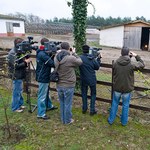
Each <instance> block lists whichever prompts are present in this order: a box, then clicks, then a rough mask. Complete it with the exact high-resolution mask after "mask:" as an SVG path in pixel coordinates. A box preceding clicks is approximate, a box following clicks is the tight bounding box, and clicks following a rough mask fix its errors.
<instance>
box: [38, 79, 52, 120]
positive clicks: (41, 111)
mask: <svg viewBox="0 0 150 150" xmlns="http://www.w3.org/2000/svg"><path fill="white" fill-rule="evenodd" d="M45 107H46V108H47V109H50V108H52V107H53V105H52V103H51V99H50V97H49V83H40V82H39V94H38V99H37V116H38V117H42V116H44V115H45Z"/></svg>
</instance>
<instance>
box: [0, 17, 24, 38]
mask: <svg viewBox="0 0 150 150" xmlns="http://www.w3.org/2000/svg"><path fill="white" fill-rule="evenodd" d="M6 22H12V23H20V27H13V33H14V36H25V27H24V21H21V20H9V19H0V37H7V28H6Z"/></svg>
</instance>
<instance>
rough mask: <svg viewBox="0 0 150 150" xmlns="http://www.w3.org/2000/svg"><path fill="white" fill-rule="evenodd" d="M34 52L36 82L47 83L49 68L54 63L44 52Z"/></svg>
mask: <svg viewBox="0 0 150 150" xmlns="http://www.w3.org/2000/svg"><path fill="white" fill-rule="evenodd" d="M36 52H37V53H36V58H37V60H36V61H37V66H36V81H38V82H41V83H49V82H50V80H49V79H50V73H51V67H54V61H53V60H52V59H51V58H50V56H49V55H48V54H47V53H46V52H45V51H44V50H40V49H38V50H37V51H36Z"/></svg>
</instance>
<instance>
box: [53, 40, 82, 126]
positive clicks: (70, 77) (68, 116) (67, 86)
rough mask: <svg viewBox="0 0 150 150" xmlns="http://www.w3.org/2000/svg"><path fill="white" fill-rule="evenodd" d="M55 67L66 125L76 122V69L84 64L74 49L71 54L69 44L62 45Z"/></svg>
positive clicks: (63, 118)
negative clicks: (73, 104) (73, 113)
mask: <svg viewBox="0 0 150 150" xmlns="http://www.w3.org/2000/svg"><path fill="white" fill-rule="evenodd" d="M54 62H55V67H56V68H58V75H59V80H58V82H57V87H56V88H57V91H58V96H59V101H60V111H61V121H62V122H63V123H65V124H70V123H73V122H74V119H72V113H71V109H72V102H73V94H74V87H75V84H76V74H75V70H74V68H75V67H76V66H79V65H81V64H82V60H81V58H80V57H79V56H78V55H77V54H76V53H75V49H74V48H73V49H72V55H71V54H70V45H69V43H68V42H63V43H61V52H59V54H57V55H56V56H55V58H54Z"/></svg>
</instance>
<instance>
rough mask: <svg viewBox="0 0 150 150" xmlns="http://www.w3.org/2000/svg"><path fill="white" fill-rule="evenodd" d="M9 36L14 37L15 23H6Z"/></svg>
mask: <svg viewBox="0 0 150 150" xmlns="http://www.w3.org/2000/svg"><path fill="white" fill-rule="evenodd" d="M6 29H7V36H14V30H13V23H12V22H6Z"/></svg>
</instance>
